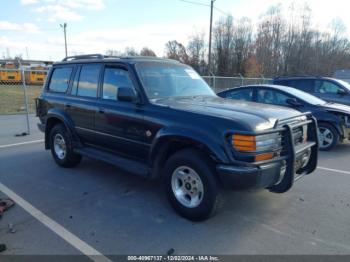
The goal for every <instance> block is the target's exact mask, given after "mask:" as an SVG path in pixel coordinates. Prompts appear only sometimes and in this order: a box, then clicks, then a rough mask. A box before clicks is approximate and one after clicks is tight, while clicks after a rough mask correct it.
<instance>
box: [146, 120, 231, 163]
mask: <svg viewBox="0 0 350 262" xmlns="http://www.w3.org/2000/svg"><path fill="white" fill-rule="evenodd" d="M176 141H179V142H185V143H189V144H191V145H195V146H198V148H200V149H202V150H205V151H206V153H208V154H209V155H210V156H211V157H212V158H214V160H215V161H216V162H220V163H229V161H230V160H229V157H228V155H227V152H226V149H225V146H224V143H225V141H224V137H217V138H215V139H212V138H210V136H208V134H206V133H204V132H200V131H198V130H193V129H188V128H186V127H165V128H163V129H161V130H159V131H158V133H157V135H156V136H155V138H154V139H153V143H152V145H151V149H150V153H149V163H150V164H151V166H152V167H153V168H157V163H156V162H157V159H159V157H161V156H162V155H163V154H164V153H166V151H167V150H168V149H169V146H170V144H171V143H172V142H176Z"/></svg>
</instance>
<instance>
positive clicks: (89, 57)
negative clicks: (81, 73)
mask: <svg viewBox="0 0 350 262" xmlns="http://www.w3.org/2000/svg"><path fill="white" fill-rule="evenodd" d="M91 58H97V59H103V55H101V54H90V55H75V56H67V57H65V58H64V59H63V60H62V62H65V61H68V60H78V59H91Z"/></svg>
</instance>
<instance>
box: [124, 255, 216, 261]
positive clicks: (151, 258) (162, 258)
mask: <svg viewBox="0 0 350 262" xmlns="http://www.w3.org/2000/svg"><path fill="white" fill-rule="evenodd" d="M127 260H128V261H220V259H219V258H218V257H217V256H205V255H202V256H128V257H127Z"/></svg>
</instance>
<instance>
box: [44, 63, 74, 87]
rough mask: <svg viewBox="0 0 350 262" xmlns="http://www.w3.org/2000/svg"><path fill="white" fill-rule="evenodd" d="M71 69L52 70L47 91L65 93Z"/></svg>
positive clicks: (58, 68) (59, 68)
mask: <svg viewBox="0 0 350 262" xmlns="http://www.w3.org/2000/svg"><path fill="white" fill-rule="evenodd" d="M72 71H73V67H57V68H55V69H53V72H52V75H51V80H50V84H49V91H52V92H58V93H65V92H66V91H67V89H68V86H69V81H70V77H71V74H72Z"/></svg>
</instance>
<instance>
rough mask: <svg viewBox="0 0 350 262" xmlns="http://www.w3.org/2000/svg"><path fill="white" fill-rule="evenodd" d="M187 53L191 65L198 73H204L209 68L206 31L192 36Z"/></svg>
mask: <svg viewBox="0 0 350 262" xmlns="http://www.w3.org/2000/svg"><path fill="white" fill-rule="evenodd" d="M187 54H188V63H189V65H190V66H192V67H193V68H194V69H195V70H196V71H197V72H198V73H200V74H204V73H205V72H206V70H207V63H206V62H205V57H206V49H205V41H204V33H200V34H198V33H195V34H194V35H192V36H191V37H190V39H189V43H188V45H187Z"/></svg>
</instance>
